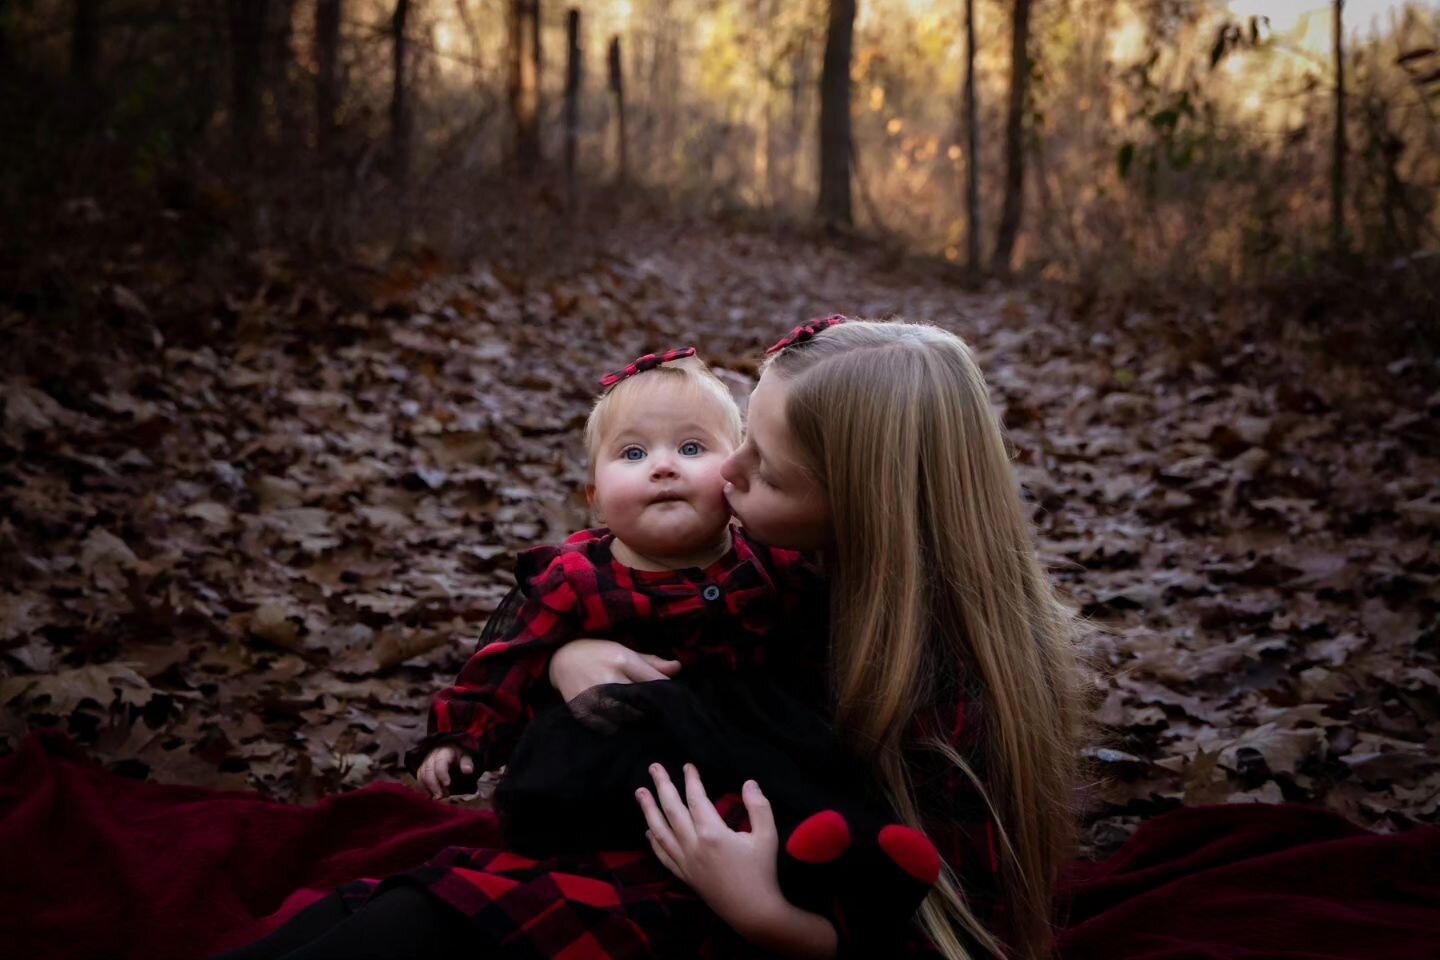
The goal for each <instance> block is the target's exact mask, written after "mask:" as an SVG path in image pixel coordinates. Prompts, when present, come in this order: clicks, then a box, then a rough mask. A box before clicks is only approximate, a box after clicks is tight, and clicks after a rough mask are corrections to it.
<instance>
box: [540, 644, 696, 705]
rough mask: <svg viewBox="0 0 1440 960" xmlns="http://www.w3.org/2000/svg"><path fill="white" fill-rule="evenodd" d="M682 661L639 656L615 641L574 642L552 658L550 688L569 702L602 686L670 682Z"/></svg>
mask: <svg viewBox="0 0 1440 960" xmlns="http://www.w3.org/2000/svg"><path fill="white" fill-rule="evenodd" d="M679 672H680V661H679V660H666V659H665V658H664V657H657V656H655V655H653V654H649V653H636V652H635V651H634V650H631V649H630V648H629V647H626V646H623V645H621V644H618V643H616V642H615V641H613V640H571V641H570V642H569V643H567V644H565V646H563V647H561V648H560V649H559V650H556V651H555V655H554V656H552V657H551V658H550V685H551V686H552V687H554V688H555V689H556V690H557V691H558V692H559V694H560V697H561V699H563V700H564V701H565V702H566V703H569V702H570V701H571V700H574V699H575V698H576V697H577V696H578V695H580V694H581V693H583V692H584V691H586V690H589V689H590V688H591V687H597V686H599V685H600V684H602V683H646V682H647V681H650V680H669V679H670V678H671V677H673V676H675V674H677V673H679Z"/></svg>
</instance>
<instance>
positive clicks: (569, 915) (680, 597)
mask: <svg viewBox="0 0 1440 960" xmlns="http://www.w3.org/2000/svg"><path fill="white" fill-rule="evenodd" d="M733 534H734V542H733V546H732V549H731V550H730V552H729V553H728V554H727V555H726V556H725V557H724V558H722V559H721V560H720V561H718V562H717V563H715V564H713V565H711V566H710V567H707V568H705V569H703V570H700V569H692V570H682V571H663V572H646V571H637V570H633V569H631V568H628V567H625V566H623V565H621V564H618V563H616V562H615V561H614V559H613V557H612V555H611V549H610V545H611V543H612V542H613V539H614V538H613V536H612V535H611V534H610V532H609V531H608V530H605V529H603V528H602V529H595V530H585V531H581V532H579V533H577V534H575V535H573V536H572V537H571V538H570V539H569V540H567V541H566V542H565V543H564V544H562V545H560V546H558V547H557V546H547V547H537V548H534V549H532V550H527V551H525V552H524V553H522V554H520V556H519V557H518V558H517V563H516V584H517V586H516V588H515V590H514V591H513V592H512V594H511V596H510V597H508V598H507V600H506V602H505V603H504V604H502V606H501V609H500V610H498V611H497V612H496V614H495V615H494V616H493V617H492V618H491V623H490V624H489V625H487V629H486V631H485V634H484V636H482V638H481V643H480V645H479V647H478V648H477V650H476V651H475V653H474V654H473V655H472V656H471V658H470V659H469V661H467V663H466V664H465V666H464V667H463V668H462V670H461V672H460V676H459V677H458V679H457V680H456V682H455V684H454V685H452V686H451V687H450V688H448V689H446V690H443V691H441V692H440V693H439V694H438V695H437V696H436V698H435V702H434V704H433V705H432V709H431V713H430V718H429V726H428V733H427V736H426V737H425V738H424V740H422V741H421V743H420V744H419V746H417V748H416V749H415V750H412V751H411V752H410V753H409V754H408V755H407V758H406V762H407V766H409V768H410V770H411V771H412V772H413V771H414V770H415V769H417V768H418V766H419V764H420V762H421V761H422V760H423V759H424V757H425V755H426V754H427V753H428V752H429V751H430V749H432V748H433V747H435V746H438V745H440V744H444V743H455V744H459V745H460V746H462V747H463V748H464V749H466V750H468V751H470V752H471V753H472V754H473V755H474V756H475V757H476V758H477V766H478V768H479V769H483V770H491V769H496V768H499V767H501V766H503V765H504V764H505V763H506V761H507V759H508V758H509V756H510V754H511V752H512V751H513V749H514V746H515V744H516V742H517V741H518V740H519V738H520V735H521V734H522V733H523V732H524V729H525V726H526V725H527V724H528V723H529V722H530V720H531V719H533V718H534V716H535V714H536V712H537V711H539V710H541V709H543V708H544V707H545V706H547V705H549V704H551V703H556V702H558V698H557V696H556V694H555V693H554V691H553V689H552V688H551V686H550V683H549V681H548V678H547V676H546V673H547V669H548V666H549V658H550V655H551V654H552V653H553V652H554V651H555V649H557V648H558V647H559V646H561V645H563V644H564V643H566V642H567V641H569V640H571V639H575V638H577V637H602V638H603V637H609V638H611V639H616V640H620V641H622V642H624V643H625V644H626V645H627V646H630V647H632V648H633V649H636V650H639V651H641V652H643V653H653V654H656V655H659V656H663V657H667V658H673V659H677V660H680V661H681V663H682V664H683V667H682V669H683V668H684V667H693V666H695V665H699V664H704V665H719V666H725V667H729V668H732V669H740V668H752V667H757V666H764V667H765V668H766V669H768V670H772V671H774V672H775V673H776V674H777V675H780V676H786V677H787V678H793V684H794V689H795V690H796V692H797V693H804V694H807V695H811V696H813V697H814V699H815V702H816V703H817V704H818V703H823V702H824V686H823V684H824V661H825V651H826V644H827V642H828V616H827V602H828V599H827V594H826V590H825V585H824V581H823V579H822V578H821V577H820V575H819V573H818V571H817V570H816V569H815V568H814V567H813V566H812V565H811V564H810V563H809V562H808V561H806V560H805V559H804V558H802V557H801V555H800V554H798V553H795V552H793V551H786V550H772V549H769V548H767V547H765V546H763V545H761V544H757V543H755V542H753V541H752V540H750V539H749V538H748V537H747V536H746V535H745V532H744V530H743V529H741V528H739V527H735V528H734V529H733ZM926 718H928V719H923V720H922V721H921V722H918V723H917V736H918V737H924V736H929V735H931V734H935V733H939V734H940V735H941V736H943V737H945V738H946V739H947V740H949V741H951V742H952V743H953V744H954V745H955V746H957V747H958V748H960V749H962V750H966V749H967V748H973V745H974V744H973V738H974V733H975V731H976V729H977V726H976V724H977V721H978V719H979V712H978V708H977V707H976V706H975V705H974V704H973V703H970V702H968V701H967V702H965V703H963V704H958V705H956V706H954V707H953V708H950V707H947V708H945V709H944V710H939V711H934V712H932V713H929V714H926ZM912 770H913V771H914V772H915V783H916V789H917V791H918V792H919V794H920V800H921V807H922V809H923V810H925V811H926V812H927V813H933V814H934V815H935V816H933V817H927V820H926V823H925V824H924V826H925V829H926V832H927V834H929V835H930V837H931V838H932V840H934V842H935V844H936V846H937V848H938V849H939V850H940V853H941V855H942V856H943V857H944V858H945V859H946V861H947V862H948V863H949V864H950V865H951V866H952V868H953V869H954V870H955V871H956V872H957V873H958V874H959V876H960V879H961V883H962V885H963V886H964V887H965V889H966V891H967V894H968V895H969V899H970V901H971V906H972V908H973V909H974V910H975V912H976V913H977V915H978V916H980V917H981V918H982V919H985V918H988V917H990V916H991V915H992V914H998V912H999V909H998V907H997V906H996V905H995V897H994V890H995V886H996V884H995V878H996V874H997V870H998V858H997V857H996V855H995V848H994V833H993V830H992V828H991V825H990V822H989V820H988V817H987V816H986V814H985V808H984V804H983V801H981V800H979V798H978V794H976V792H975V791H974V789H973V787H971V786H970V785H969V781H968V780H967V779H965V778H964V777H963V776H962V775H959V774H958V773H956V772H955V771H949V770H946V769H944V765H943V764H938V763H937V762H936V754H934V753H933V752H923V751H917V752H916V753H915V755H914V757H913V765H912ZM762 788H763V784H762ZM714 800H715V805H716V807H717V809H718V810H719V811H720V813H721V815H722V817H724V819H725V821H726V823H728V824H729V825H730V827H731V828H732V829H735V830H749V826H750V825H749V820H748V816H747V814H746V811H745V808H744V805H743V804H742V803H741V802H740V798H739V797H738V796H737V795H733V794H727V795H724V796H720V797H716V798H714ZM497 836H498V831H497ZM396 883H409V884H416V885H419V886H421V887H423V888H425V889H426V890H428V891H429V892H430V893H431V894H433V895H435V896H437V897H439V898H440V899H442V900H444V901H445V902H446V903H448V904H450V905H451V906H452V907H454V908H455V909H456V910H458V911H460V912H461V913H462V914H464V915H465V916H466V917H468V918H469V919H470V920H471V921H472V922H473V923H474V925H475V928H476V930H475V942H476V952H477V955H483V956H486V957H490V956H498V957H507V958H510V957H513V958H541V957H545V958H551V957H559V958H566V960H590V958H593V960H606V958H622V957H623V958H630V957H699V958H703V960H711V958H713V960H727V958H748V957H760V956H768V955H767V954H762V953H761V952H759V951H757V950H755V949H754V948H752V947H750V946H749V945H748V944H746V943H745V942H744V941H743V940H741V939H740V938H739V937H738V936H737V935H736V934H735V933H734V932H733V931H731V930H730V929H729V928H728V927H726V926H725V924H723V923H722V922H720V921H719V920H718V918H716V917H715V916H714V915H713V914H712V913H711V912H710V911H709V909H708V908H707V907H706V906H705V905H704V903H703V902H701V901H700V900H699V899H698V898H696V897H695V895H694V894H693V893H691V892H690V891H689V890H688V889H687V888H686V887H685V886H684V885H683V884H681V883H680V882H679V881H677V880H676V879H675V878H674V877H673V876H671V875H670V873H669V872H668V871H666V870H665V868H664V867H663V866H662V865H661V864H660V863H659V861H658V860H656V859H655V858H654V856H653V855H652V854H651V853H650V851H649V850H630V851H609V852H597V853H593V854H587V855H583V856H569V857H553V858H548V859H545V860H533V859H529V858H526V857H522V856H519V855H517V854H515V853H513V852H510V851H507V850H503V849H498V848H495V849H491V848H461V847H451V848H447V849H446V850H444V851H442V852H441V853H440V854H438V855H437V856H435V857H433V858H431V859H430V860H429V861H427V862H426V863H425V864H424V865H422V866H420V867H418V868H416V869H414V870H411V871H408V872H406V873H403V874H399V875H396V876H392V877H390V878H388V879H386V880H384V881H383V882H382V881H381V880H378V879H366V880H359V881H356V882H354V883H351V884H348V885H346V886H345V887H342V888H341V889H340V893H341V895H342V897H344V899H345V901H346V903H347V904H349V905H350V906H351V907H352V908H358V907H360V906H362V905H363V904H364V902H365V900H366V899H368V898H369V897H370V896H372V895H374V894H375V892H376V891H377V890H379V889H383V888H384V887H385V886H388V885H390V884H396ZM831 919H832V920H834V922H835V923H836V927H837V930H839V931H840V934H841V937H842V953H844V954H845V955H847V956H850V955H855V954H854V953H853V951H852V950H850V949H848V946H849V945H848V944H845V943H844V940H845V938H846V923H845V917H844V916H843V915H839V914H837V915H835V916H832V918H831ZM895 950H896V954H897V955H901V956H933V955H935V954H934V951H933V948H931V947H930V945H929V944H928V942H927V941H926V939H925V938H924V936H923V935H922V934H920V933H919V931H918V929H917V930H916V931H914V932H913V933H912V935H911V936H910V937H909V938H908V939H907V941H906V942H905V943H904V944H896V945H895Z"/></svg>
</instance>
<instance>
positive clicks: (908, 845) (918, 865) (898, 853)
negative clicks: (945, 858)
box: [876, 823, 940, 887]
mask: <svg viewBox="0 0 1440 960" xmlns="http://www.w3.org/2000/svg"><path fill="white" fill-rule="evenodd" d="M876 842H878V843H879V844H880V849H881V850H884V851H885V853H886V855H887V856H889V858H890V859H891V860H894V861H895V864H896V866H898V867H899V868H900V869H901V870H904V871H905V873H907V874H908V875H909V876H910V878H911V879H913V880H914V881H915V882H916V883H920V884H923V885H925V886H927V887H933V886H934V885H935V881H936V880H938V879H940V851H938V850H936V849H935V844H933V843H931V842H930V838H928V837H926V836H925V834H923V833H921V832H920V831H918V830H912V829H910V828H909V827H905V826H901V825H900V824H898V823H892V824H890V826H888V827H882V828H881V830H880V836H879V837H877V838H876Z"/></svg>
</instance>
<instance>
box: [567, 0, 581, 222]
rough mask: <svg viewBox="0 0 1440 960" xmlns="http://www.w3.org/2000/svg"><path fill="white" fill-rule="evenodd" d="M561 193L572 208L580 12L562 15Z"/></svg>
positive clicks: (578, 105) (578, 116)
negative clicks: (563, 128)
mask: <svg viewBox="0 0 1440 960" xmlns="http://www.w3.org/2000/svg"><path fill="white" fill-rule="evenodd" d="M565 47H566V49H565V192H566V199H567V200H568V205H569V207H570V209H571V210H574V209H575V193H576V191H575V144H576V141H577V138H578V137H579V127H580V11H579V10H576V9H574V8H573V7H572V8H571V9H570V10H569V11H567V12H566V15H565Z"/></svg>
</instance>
